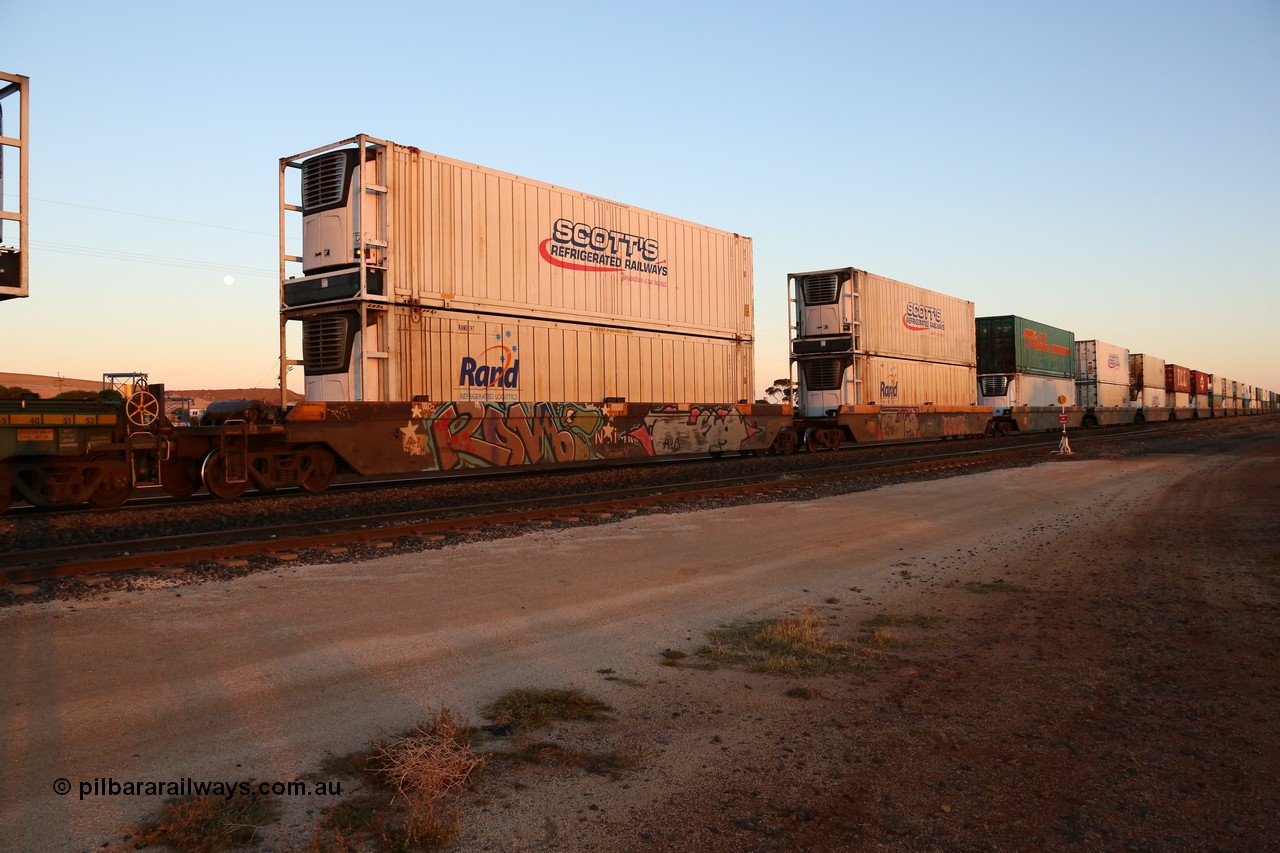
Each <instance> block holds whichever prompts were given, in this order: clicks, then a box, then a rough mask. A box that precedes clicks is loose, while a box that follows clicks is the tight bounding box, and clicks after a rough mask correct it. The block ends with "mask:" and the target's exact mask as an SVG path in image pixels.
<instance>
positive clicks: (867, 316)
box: [858, 273, 975, 367]
mask: <svg viewBox="0 0 1280 853" xmlns="http://www.w3.org/2000/svg"><path fill="white" fill-rule="evenodd" d="M859 278H860V281H859V290H860V293H859V297H858V298H859V300H860V301H861V307H862V312H861V314H862V316H861V326H862V335H861V338H862V341H861V342H862V351H863V352H864V353H866V354H867V355H876V356H887V357H891V358H908V359H916V360H919V361H933V362H940V363H946V364H959V365H964V366H967V367H973V366H974V364H975V349H974V325H973V321H974V316H973V303H972V302H969V301H967V300H964V299H958V298H956V297H954V296H947V295H945V294H942V293H937V292H936V291H932V290H926V289H925V288H923V287H916V286H915V285H913V284H906V283H904V282H901V281H895V280H893V279H891V278H885V277H884V276H879V275H873V274H871V273H863V274H862V276H860V277H859Z"/></svg>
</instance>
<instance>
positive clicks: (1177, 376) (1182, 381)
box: [1164, 364, 1195, 419]
mask: <svg viewBox="0 0 1280 853" xmlns="http://www.w3.org/2000/svg"><path fill="white" fill-rule="evenodd" d="M1191 389H1192V385H1191V368H1189V367H1183V366H1182V365H1180V364H1166V365H1165V366H1164V390H1165V394H1167V395H1168V401H1169V408H1170V410H1171V413H1170V415H1169V416H1170V417H1171V418H1174V419H1177V418H1189V417H1192V416H1193V415H1194V412H1195V409H1194V407H1193V406H1192V402H1191Z"/></svg>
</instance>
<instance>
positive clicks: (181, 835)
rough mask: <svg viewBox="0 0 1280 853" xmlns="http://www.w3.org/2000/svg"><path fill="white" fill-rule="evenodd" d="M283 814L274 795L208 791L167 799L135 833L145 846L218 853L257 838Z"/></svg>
mask: <svg viewBox="0 0 1280 853" xmlns="http://www.w3.org/2000/svg"><path fill="white" fill-rule="evenodd" d="M279 816H280V808H279V805H278V804H277V803H276V802H275V800H273V799H272V798H271V797H265V796H261V797H260V796H251V795H245V796H233V797H231V798H227V797H221V796H212V795H207V794H206V795H203V796H197V797H185V798H182V799H175V800H167V801H166V802H165V804H164V805H163V806H162V807H161V809H160V812H159V814H157V815H156V817H155V818H153V819H151V820H149V821H147V822H146V823H144V824H141V825H139V826H137V827H134V829H133V831H132V833H131V835H132V836H133V841H134V842H135V843H136V844H137V845H138V846H142V847H146V846H165V847H168V848H169V849H171V850H175V851H178V853H215V851H219V850H230V849H231V848H232V847H236V846H239V845H242V844H253V843H255V842H257V840H258V833H259V831H260V830H261V829H262V828H263V827H265V826H267V825H268V824H271V823H273V822H275V821H276V820H277V819H278V818H279Z"/></svg>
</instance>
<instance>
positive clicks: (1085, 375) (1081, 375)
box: [1076, 341, 1129, 386]
mask: <svg viewBox="0 0 1280 853" xmlns="http://www.w3.org/2000/svg"><path fill="white" fill-rule="evenodd" d="M1076 380H1077V381H1080V380H1083V381H1087V382H1108V383H1112V384H1117V385H1125V386H1128V384H1129V351H1128V350H1127V349H1124V348H1123V347H1118V346H1115V345H1114V344H1104V343H1103V342H1102V341H1076Z"/></svg>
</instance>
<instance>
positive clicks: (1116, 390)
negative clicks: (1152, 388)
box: [1075, 340, 1137, 426]
mask: <svg viewBox="0 0 1280 853" xmlns="http://www.w3.org/2000/svg"><path fill="white" fill-rule="evenodd" d="M1075 349H1076V405H1077V406H1078V407H1079V408H1081V409H1083V410H1084V412H1085V415H1084V417H1085V419H1086V420H1087V422H1088V423H1089V424H1090V425H1093V424H1097V425H1100V426H1114V425H1118V424H1131V423H1133V422H1134V420H1135V418H1136V417H1137V409H1136V408H1135V407H1134V406H1133V405H1132V402H1131V400H1130V395H1129V389H1130V387H1131V381H1130V377H1129V350H1127V349H1125V348H1123V347H1118V346H1116V345H1114V344H1108V343H1103V342H1102V341H1097V340H1088V341H1076V343H1075Z"/></svg>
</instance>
